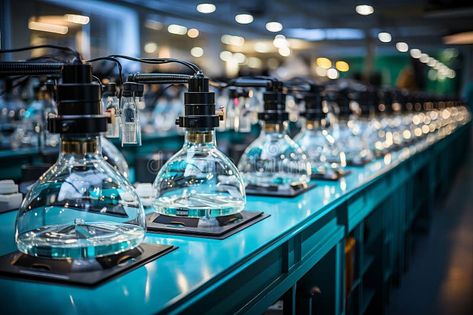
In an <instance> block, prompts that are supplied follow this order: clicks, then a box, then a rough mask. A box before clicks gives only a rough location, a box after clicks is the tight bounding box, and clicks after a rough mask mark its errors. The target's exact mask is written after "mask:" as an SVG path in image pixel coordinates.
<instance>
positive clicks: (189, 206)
mask: <svg viewBox="0 0 473 315" xmlns="http://www.w3.org/2000/svg"><path fill="white" fill-rule="evenodd" d="M188 83H189V84H188V91H187V92H186V93H184V115H183V116H180V117H179V118H178V120H177V122H176V123H177V124H178V125H179V126H180V127H181V128H185V141H184V145H183V146H182V148H181V149H180V150H179V151H178V152H177V153H176V154H175V155H174V156H172V157H171V158H170V159H169V160H168V161H167V162H166V163H165V164H164V165H163V167H162V168H161V169H160V171H159V172H158V174H157V176H156V179H155V181H154V183H153V188H154V190H155V201H154V206H155V209H156V212H158V213H160V214H163V215H170V216H179V217H190V218H196V219H199V220H198V226H201V227H208V226H216V225H218V221H217V219H216V218H217V217H219V216H225V215H232V214H236V213H239V212H241V211H242V210H243V208H244V206H245V204H246V195H245V187H244V183H243V178H242V176H241V175H240V172H239V171H238V169H237V168H236V166H235V165H234V164H233V163H232V161H231V160H230V159H229V158H228V157H226V156H225V155H224V154H223V153H222V152H221V151H219V150H218V148H217V146H216V137H215V128H217V127H218V126H219V122H220V119H221V118H222V116H221V114H217V112H216V110H215V94H214V93H213V92H209V80H208V78H206V77H204V76H203V75H202V74H196V75H195V76H193V77H191V78H190V79H189V81H188Z"/></svg>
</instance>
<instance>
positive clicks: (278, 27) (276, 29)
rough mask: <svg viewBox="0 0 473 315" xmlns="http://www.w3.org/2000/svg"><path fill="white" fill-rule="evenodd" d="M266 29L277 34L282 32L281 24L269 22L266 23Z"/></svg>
mask: <svg viewBox="0 0 473 315" xmlns="http://www.w3.org/2000/svg"><path fill="white" fill-rule="evenodd" d="M266 29H267V30H268V31H270V32H273V33H277V32H280V31H282V24H281V23H279V22H268V23H266Z"/></svg>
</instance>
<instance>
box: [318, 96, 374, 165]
mask: <svg viewBox="0 0 473 315" xmlns="http://www.w3.org/2000/svg"><path fill="white" fill-rule="evenodd" d="M326 100H327V103H328V104H331V103H332V105H328V106H329V108H337V107H338V117H336V121H334V124H333V129H332V130H331V131H332V134H333V136H334V137H335V141H336V142H337V143H338V145H339V146H340V147H341V148H343V151H344V152H345V155H346V160H347V164H348V165H350V164H351V165H362V164H365V163H367V162H370V161H371V160H373V158H374V155H373V152H372V151H371V150H370V148H369V145H368V143H367V142H366V139H364V137H363V134H362V130H361V128H360V124H359V122H358V117H357V115H356V114H355V113H352V111H351V109H350V99H349V95H348V91H346V90H329V91H327V92H326ZM333 103H335V104H333ZM332 120H333V119H332Z"/></svg>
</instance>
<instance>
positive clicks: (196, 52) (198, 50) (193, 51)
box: [191, 47, 204, 58]
mask: <svg viewBox="0 0 473 315" xmlns="http://www.w3.org/2000/svg"><path fill="white" fill-rule="evenodd" d="M191 55H192V56H194V57H196V58H199V57H202V56H203V55H204V50H203V49H202V47H192V49H191Z"/></svg>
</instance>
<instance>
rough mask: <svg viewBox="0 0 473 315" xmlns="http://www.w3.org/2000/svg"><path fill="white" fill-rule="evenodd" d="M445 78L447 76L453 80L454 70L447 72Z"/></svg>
mask: <svg viewBox="0 0 473 315" xmlns="http://www.w3.org/2000/svg"><path fill="white" fill-rule="evenodd" d="M447 76H448V77H449V78H450V79H455V76H456V73H455V70H452V69H450V70H449V71H448V74H447Z"/></svg>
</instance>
